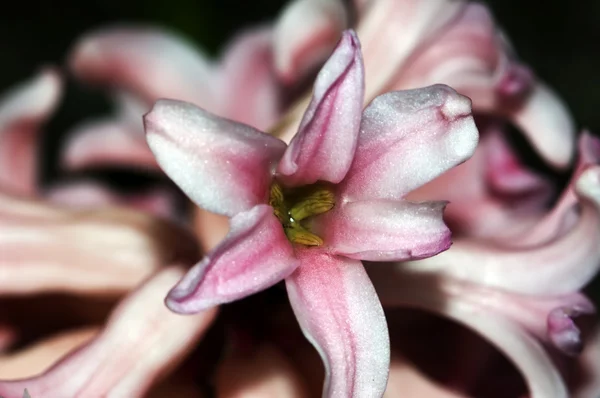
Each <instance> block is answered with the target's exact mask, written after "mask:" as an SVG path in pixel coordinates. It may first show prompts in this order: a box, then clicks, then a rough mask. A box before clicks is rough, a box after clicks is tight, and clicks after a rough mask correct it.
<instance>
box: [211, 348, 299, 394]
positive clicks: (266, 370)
mask: <svg viewBox="0 0 600 398" xmlns="http://www.w3.org/2000/svg"><path fill="white" fill-rule="evenodd" d="M294 365H295V364H294V363H292V362H291V361H290V360H289V358H286V357H285V355H284V354H283V353H282V352H280V351H279V350H278V349H277V348H276V347H275V346H272V345H270V344H265V345H262V346H260V347H258V348H257V349H256V350H255V351H253V352H252V353H250V354H244V353H236V352H235V351H234V352H233V353H232V354H231V355H229V356H228V357H226V358H225V359H224V360H223V361H222V362H221V364H220V365H219V368H218V369H217V376H216V382H215V384H216V391H217V395H218V396H219V397H222V398H252V397H256V398H260V397H265V398H267V397H272V398H277V397H285V398H305V397H307V396H309V394H308V392H307V391H306V387H305V386H304V382H303V381H302V378H301V375H300V374H298V371H297V370H296V369H295V367H294ZM233 375H235V377H232V376H233Z"/></svg>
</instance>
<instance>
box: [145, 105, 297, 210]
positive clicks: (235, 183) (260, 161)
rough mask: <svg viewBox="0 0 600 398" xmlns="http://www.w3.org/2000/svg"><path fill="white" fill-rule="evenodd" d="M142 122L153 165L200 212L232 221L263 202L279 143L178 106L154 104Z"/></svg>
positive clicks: (282, 146) (280, 149)
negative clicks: (153, 158) (236, 215)
mask: <svg viewBox="0 0 600 398" xmlns="http://www.w3.org/2000/svg"><path fill="white" fill-rule="evenodd" d="M144 122H145V128H146V134H147V140H148V144H149V146H150V149H151V150H152V152H154V155H155V156H156V159H157V161H158V163H159V165H160V166H161V168H162V169H163V170H164V171H165V173H167V175H168V176H169V177H170V178H171V179H172V180H173V181H174V182H175V183H176V184H177V185H179V187H180V188H181V189H182V190H183V191H184V192H185V193H186V194H187V195H188V196H189V197H190V198H191V199H192V200H193V201H194V202H196V204H198V205H199V206H200V207H203V208H205V209H206V210H208V211H211V212H213V213H219V214H225V215H228V216H233V215H234V214H236V213H239V212H241V211H246V210H250V209H251V208H252V207H254V206H255V205H256V204H259V203H265V202H266V201H267V196H268V192H267V191H268V189H269V185H270V184H271V172H272V170H273V169H274V166H275V162H277V161H278V160H279V159H280V158H281V156H282V155H283V152H284V150H285V147H286V146H285V144H284V143H283V142H282V141H280V140H278V139H277V138H274V137H271V136H270V135H267V134H264V133H261V132H260V131H258V130H255V129H253V128H252V127H250V126H246V125H243V124H239V123H236V122H233V121H231V120H227V119H223V118H220V117H218V116H215V115H212V114H210V113H208V112H206V111H204V110H202V109H200V108H196V107H195V106H193V105H192V104H188V103H185V102H180V101H170V100H161V101H158V102H157V103H156V104H155V105H154V108H152V111H151V112H150V113H148V114H147V115H146V116H145V118H144Z"/></svg>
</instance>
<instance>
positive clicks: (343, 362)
mask: <svg viewBox="0 0 600 398" xmlns="http://www.w3.org/2000/svg"><path fill="white" fill-rule="evenodd" d="M296 255H297V256H298V258H299V260H300V262H301V265H300V266H299V267H298V269H297V270H296V272H294V273H293V274H292V275H291V276H290V277H289V278H287V279H286V287H287V290H288V296H289V299H290V303H291V304H292V308H293V310H294V313H295V314H296V317H297V318H298V323H300V327H301V328H302V330H303V332H304V334H305V336H306V338H307V339H308V340H309V341H310V342H311V343H312V344H313V345H314V346H315V348H316V349H317V351H318V352H319V354H320V355H321V359H322V360H323V362H324V363H325V369H326V380H325V386H324V389H323V396H325V397H379V396H382V395H383V392H384V391H385V386H386V383H387V377H388V370H389V364H390V347H389V337H388V331H387V325H386V322H385V316H384V314H383V309H382V308H381V304H380V303H379V300H378V299H377V296H376V294H375V290H374V289H373V287H372V285H371V282H370V281H369V278H368V276H367V274H366V272H365V270H364V268H363V266H362V264H361V263H360V262H359V261H356V260H349V259H345V258H343V257H338V256H331V255H329V254H326V253H322V252H320V251H318V250H314V249H306V248H298V249H296Z"/></svg>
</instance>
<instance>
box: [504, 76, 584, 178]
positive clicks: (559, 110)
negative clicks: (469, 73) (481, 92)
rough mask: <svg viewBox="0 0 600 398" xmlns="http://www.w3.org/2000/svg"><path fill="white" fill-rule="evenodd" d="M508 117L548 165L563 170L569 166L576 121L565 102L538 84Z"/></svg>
mask: <svg viewBox="0 0 600 398" xmlns="http://www.w3.org/2000/svg"><path fill="white" fill-rule="evenodd" d="M511 116H512V118H513V119H514V121H515V124H517V126H519V127H520V128H521V129H522V130H523V133H524V134H525V136H526V137H527V138H529V140H530V141H531V142H532V143H533V144H534V145H535V147H536V149H537V150H538V151H539V152H540V154H541V155H543V156H544V157H545V158H546V159H547V160H548V161H549V162H552V164H554V165H556V166H560V167H563V168H564V167H566V166H567V165H568V164H569V162H570V161H571V159H572V157H573V152H574V149H575V139H574V138H575V122H574V120H573V118H572V116H571V114H570V112H569V109H568V108H567V106H566V104H565V103H564V101H563V100H562V99H560V97H559V96H558V95H556V93H554V92H553V91H552V90H551V89H550V88H548V87H547V86H546V85H544V84H543V83H538V84H537V85H536V86H535V87H534V89H533V90H532V92H531V94H530V95H529V96H528V97H527V99H526V101H525V103H524V104H523V106H522V107H521V108H518V109H516V110H514V111H513V112H512V113H511Z"/></svg>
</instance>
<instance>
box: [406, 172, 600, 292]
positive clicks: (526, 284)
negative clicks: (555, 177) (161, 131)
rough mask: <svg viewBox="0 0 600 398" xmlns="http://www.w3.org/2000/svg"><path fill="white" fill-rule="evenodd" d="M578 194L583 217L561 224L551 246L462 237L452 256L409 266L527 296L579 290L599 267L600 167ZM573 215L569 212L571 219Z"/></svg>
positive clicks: (582, 181)
mask: <svg viewBox="0 0 600 398" xmlns="http://www.w3.org/2000/svg"><path fill="white" fill-rule="evenodd" d="M575 191H576V193H577V195H578V197H579V200H580V203H581V207H582V208H581V212H580V214H579V215H578V217H576V218H575V221H574V222H569V223H568V224H567V226H568V227H570V228H565V227H564V226H563V225H558V226H557V227H558V228H557V230H556V231H555V235H553V236H550V237H549V238H548V240H546V241H542V242H536V243H535V244H531V245H528V246H523V245H522V244H520V243H519V242H518V241H516V242H515V243H514V244H511V245H509V244H503V245H491V244H489V242H480V241H476V240H469V239H466V238H465V239H461V238H457V239H456V240H455V241H454V245H453V246H452V249H450V250H448V251H447V252H445V253H441V254H440V255H438V256H436V257H432V258H428V259H425V260H421V261H419V262H415V263H407V264H406V266H407V267H411V269H413V270H414V271H415V272H417V271H420V272H439V273H441V274H443V275H448V276H452V277H454V278H458V279H461V280H468V281H472V282H477V283H481V284H485V285H488V286H495V287H498V288H502V289H506V290H509V291H514V292H521V293H524V294H545V295H560V294H568V293H571V292H575V291H578V290H579V289H580V288H581V287H582V286H584V285H585V284H587V283H588V282H589V281H590V280H591V279H592V278H593V277H594V276H595V275H596V274H597V272H598V269H599V267H600V245H598V241H600V166H589V167H588V168H587V169H585V170H584V171H583V172H582V173H581V174H580V176H579V178H578V179H577V182H576V185H575ZM567 210H568V209H567ZM570 216H572V214H571V213H570V212H567V214H566V217H570ZM564 222H565V221H564V219H563V223H564ZM523 264H527V267H524V266H523Z"/></svg>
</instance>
